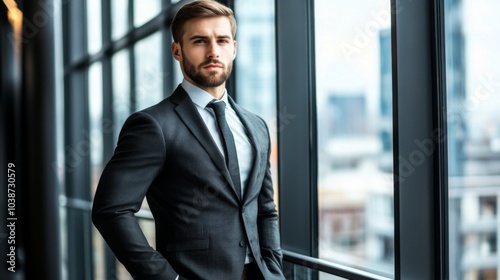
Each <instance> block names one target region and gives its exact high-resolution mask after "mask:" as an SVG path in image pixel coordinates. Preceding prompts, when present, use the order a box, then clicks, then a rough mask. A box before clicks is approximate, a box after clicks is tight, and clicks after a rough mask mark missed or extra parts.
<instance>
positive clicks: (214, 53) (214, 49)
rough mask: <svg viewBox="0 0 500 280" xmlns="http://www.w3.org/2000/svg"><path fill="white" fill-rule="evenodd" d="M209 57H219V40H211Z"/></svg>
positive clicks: (208, 51)
mask: <svg viewBox="0 0 500 280" xmlns="http://www.w3.org/2000/svg"><path fill="white" fill-rule="evenodd" d="M207 58H211V59H213V58H219V46H218V45H217V42H215V41H211V42H210V44H209V45H208V50H207Z"/></svg>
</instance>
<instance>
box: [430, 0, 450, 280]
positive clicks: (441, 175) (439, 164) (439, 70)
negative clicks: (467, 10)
mask: <svg viewBox="0 0 500 280" xmlns="http://www.w3.org/2000/svg"><path fill="white" fill-rule="evenodd" d="M433 3H434V5H433V6H432V10H433V19H432V20H433V22H432V30H431V34H432V39H433V40H432V46H431V47H432V48H433V63H434V65H433V67H432V68H433V69H432V70H433V72H432V73H433V77H434V92H435V94H433V97H434V100H433V108H434V111H433V116H434V124H433V127H434V131H436V132H438V133H434V134H433V136H434V139H433V141H434V143H436V146H435V156H434V166H435V167H436V171H437V172H436V174H435V175H434V185H435V189H436V194H435V201H434V204H435V205H436V207H435V213H434V217H435V221H434V224H435V225H434V227H435V230H436V233H435V236H436V237H435V243H436V252H435V254H436V256H437V257H436V258H437V260H436V262H437V264H438V265H437V267H436V270H435V277H436V278H435V279H449V257H448V252H449V250H448V153H447V151H448V147H447V141H446V137H444V136H445V135H447V133H446V132H447V130H448V129H447V118H446V114H447V106H446V56H445V39H444V32H445V31H444V20H445V18H444V1H434V2H433Z"/></svg>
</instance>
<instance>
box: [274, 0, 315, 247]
mask: <svg viewBox="0 0 500 280" xmlns="http://www.w3.org/2000/svg"><path fill="white" fill-rule="evenodd" d="M275 5H276V28H277V29H276V35H277V38H276V40H277V42H276V46H277V52H276V59H277V92H278V96H277V109H278V116H280V112H283V111H284V110H286V112H283V113H286V115H292V116H293V118H291V119H281V118H280V117H279V118H278V123H277V129H278V149H279V155H278V156H279V160H278V176H279V182H280V189H279V201H280V202H279V205H280V224H281V239H282V243H283V248H284V249H286V250H289V251H293V252H295V253H300V254H304V255H307V256H314V257H315V256H316V254H317V247H318V244H317V236H315V234H317V223H316V224H315V219H317V218H315V217H316V216H317V201H316V200H317V196H315V193H316V191H315V188H316V187H317V186H316V185H312V184H314V180H316V179H315V178H313V177H314V176H316V174H315V166H314V164H313V163H312V161H313V160H315V156H316V155H315V154H316V150H315V149H316V144H315V143H316V135H315V132H316V131H315V127H314V124H311V123H314V122H315V116H313V115H314V113H315V112H314V109H313V108H314V106H315V104H313V103H312V102H314V92H313V91H314V83H315V81H314V72H313V71H314V53H313V46H314V42H312V41H311V40H312V34H311V32H312V21H313V15H312V14H311V13H312V10H313V2H312V1H301V0H294V1H291V2H290V1H287V2H286V3H284V2H283V1H275ZM290 30H294V32H290ZM297 159H300V160H297Z"/></svg>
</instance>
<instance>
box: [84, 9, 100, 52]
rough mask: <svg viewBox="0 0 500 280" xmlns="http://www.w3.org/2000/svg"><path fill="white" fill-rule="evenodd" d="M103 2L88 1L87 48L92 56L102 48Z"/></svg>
mask: <svg viewBox="0 0 500 280" xmlns="http://www.w3.org/2000/svg"><path fill="white" fill-rule="evenodd" d="M101 17H102V15H101V1H100V0H87V46H88V52H89V53H90V54H93V53H96V52H98V51H99V50H100V49H101V47H102V33H101V32H102V24H101Z"/></svg>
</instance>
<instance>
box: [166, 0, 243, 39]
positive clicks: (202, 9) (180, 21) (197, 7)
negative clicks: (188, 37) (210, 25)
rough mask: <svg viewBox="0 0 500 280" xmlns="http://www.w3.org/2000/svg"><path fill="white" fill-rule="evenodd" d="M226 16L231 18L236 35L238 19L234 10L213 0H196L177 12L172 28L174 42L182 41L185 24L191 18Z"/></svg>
mask: <svg viewBox="0 0 500 280" xmlns="http://www.w3.org/2000/svg"><path fill="white" fill-rule="evenodd" d="M220 16H224V17H227V18H228V19H229V22H230V24H231V33H232V35H233V38H234V36H235V35H236V20H235V18H234V13H233V10H231V9H230V8H228V7H226V6H224V5H223V4H220V3H218V2H216V1H213V0H196V1H193V2H191V3H188V4H186V5H184V6H182V7H181V8H180V9H179V11H178V12H177V13H176V14H175V17H174V19H173V20H172V24H171V25H170V30H171V31H172V37H174V42H181V39H182V35H184V25H185V24H186V22H187V21H189V20H190V19H195V18H210V17H220Z"/></svg>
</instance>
